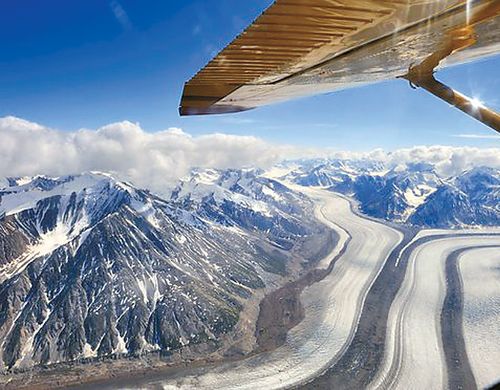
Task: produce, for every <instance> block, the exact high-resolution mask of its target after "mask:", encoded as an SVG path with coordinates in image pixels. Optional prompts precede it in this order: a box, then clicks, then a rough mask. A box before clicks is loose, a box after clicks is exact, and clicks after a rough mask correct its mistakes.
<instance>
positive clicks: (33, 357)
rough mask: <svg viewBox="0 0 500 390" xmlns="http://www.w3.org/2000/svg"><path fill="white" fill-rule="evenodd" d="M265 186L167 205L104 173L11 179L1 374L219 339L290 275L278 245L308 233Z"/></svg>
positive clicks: (300, 204)
mask: <svg viewBox="0 0 500 390" xmlns="http://www.w3.org/2000/svg"><path fill="white" fill-rule="evenodd" d="M228 175H229V176H230V177H231V178H230V179H228V180H231V181H232V180H233V179H232V177H233V176H232V175H242V176H245V175H247V176H245V177H246V179H245V180H247V181H249V182H255V183H260V181H261V180H264V179H258V178H257V176H256V175H255V174H254V173H247V174H244V173H242V172H236V171H234V172H231V173H228ZM224 180H225V179H224ZM266 180H267V179H266ZM264 181H265V180H264ZM266 183H267V182H266ZM266 185H267V184H266ZM269 185H271V186H275V187H274V192H273V193H272V194H271V195H266V194H265V192H266V191H267V189H266V188H267V187H266V186H265V185H264V184H262V185H261V184H259V185H257V186H256V187H252V189H253V190H254V191H253V192H248V193H245V188H244V187H241V188H240V187H238V186H237V185H236V184H235V183H233V185H232V186H230V187H228V188H225V191H224V192H223V193H221V194H218V196H217V197H212V198H211V199H208V198H206V197H205V198H206V199H205V198H203V201H202V202H200V203H196V205H195V204H194V200H193V199H194V198H196V196H194V195H193V196H191V197H189V199H190V200H187V198H186V196H188V195H187V192H186V191H185V189H184V192H183V195H184V199H183V200H182V201H181V199H180V198H179V196H178V195H179V193H177V197H175V196H174V198H176V202H173V201H166V200H163V199H161V198H159V197H156V196H154V195H152V194H150V193H149V192H147V191H142V190H138V189H136V188H134V187H133V186H131V185H129V184H126V183H122V182H119V181H117V180H115V179H113V178H112V177H110V176H108V175H105V174H97V173H96V174H82V175H77V176H67V177H62V178H47V177H36V178H25V179H10V180H9V181H8V182H7V183H6V186H5V188H4V189H1V190H0V366H2V367H3V368H4V369H5V368H12V367H15V368H23V367H29V366H32V365H34V364H40V363H42V364H50V363H56V362H63V361H70V360H74V359H79V358H89V357H95V356H106V355H113V354H122V353H123V354H140V353H143V352H145V351H152V350H162V351H172V350H176V349H179V348H181V347H183V346H189V345H193V344H200V343H204V342H207V341H210V340H219V339H220V336H221V335H223V334H226V333H228V332H230V331H231V330H232V329H233V327H234V326H235V324H236V323H237V321H238V319H239V313H240V311H241V310H242V307H243V305H244V302H245V300H246V299H247V298H249V297H250V296H251V295H252V294H253V291H254V290H255V289H259V288H262V287H264V286H265V284H266V281H267V280H268V279H269V275H271V274H284V273H286V270H287V261H288V258H289V251H285V250H282V249H281V248H286V249H292V248H293V247H294V245H295V244H296V243H297V242H298V241H299V240H300V239H304V238H305V237H307V235H308V234H312V232H313V231H314V226H313V222H312V221H311V220H310V219H309V218H306V217H303V216H304V215H306V214H308V215H310V214H312V213H310V210H309V209H308V208H310V206H311V204H310V203H309V201H307V200H306V199H304V198H303V197H301V196H299V195H297V194H294V193H292V192H291V191H289V190H285V188H284V187H281V186H279V185H278V184H277V183H272V184H269ZM280 196H283V201H280V200H279V199H278V197H280ZM273 197H277V198H276V199H274V198H273ZM271 198H273V199H274V200H272V199H271ZM235 199H237V201H235ZM242 199H244V201H245V202H247V203H245V202H243V200H242ZM182 205H183V206H186V207H182V208H181V207H179V206H182ZM188 205H189V207H187V206H188ZM186 209H189V210H186ZM308 210H309V211H308ZM301 218H302V219H303V221H304V223H300V222H299V221H300V219H301ZM275 224H276V226H274V225H275Z"/></svg>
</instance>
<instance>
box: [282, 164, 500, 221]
mask: <svg viewBox="0 0 500 390" xmlns="http://www.w3.org/2000/svg"><path fill="white" fill-rule="evenodd" d="M286 178H287V179H288V180H291V181H293V182H295V183H297V184H301V185H304V186H320V187H325V188H328V189H330V190H332V191H335V192H339V193H341V194H344V195H347V196H349V197H352V198H353V199H355V200H356V201H357V202H358V204H359V209H360V211H361V212H362V213H364V214H366V215H369V216H371V217H375V218H381V219H385V220H387V221H391V222H398V223H407V224H411V225H414V226H419V227H431V228H461V227H467V226H499V225H500V201H499V200H500V170H498V169H494V168H490V167H476V168H473V169H471V170H467V171H464V172H462V173H460V174H458V175H456V176H451V177H443V175H440V174H438V172H437V170H436V167H434V166H433V165H432V164H428V163H410V164H404V165H398V166H396V167H387V166H385V165H384V164H383V163H381V162H374V161H370V160H352V161H351V160H330V161H318V162H317V163H316V164H313V165H312V166H311V164H310V163H309V164H308V166H307V167H306V168H304V166H302V165H300V164H299V166H298V167H297V166H295V167H294V169H293V170H292V171H291V172H290V173H288V175H287V177H286Z"/></svg>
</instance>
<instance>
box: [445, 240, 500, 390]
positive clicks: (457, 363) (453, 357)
mask: <svg viewBox="0 0 500 390" xmlns="http://www.w3.org/2000/svg"><path fill="white" fill-rule="evenodd" d="M483 248H500V246H499V245H483V246H473V247H468V248H461V249H457V250H456V251H453V252H452V253H450V255H449V256H448V257H447V258H446V266H445V270H446V296H445V299H444V304H443V310H442V312H441V337H442V340H443V349H444V354H445V359H446V367H447V370H448V388H449V389H476V388H477V384H476V381H475V379H474V374H473V372H472V368H471V366H470V362H469V358H468V356H467V352H466V349H465V340H464V334H463V326H462V325H463V309H464V302H463V296H464V291H463V283H462V278H461V276H460V270H459V264H458V260H459V257H460V256H461V255H462V254H463V253H465V252H468V251H473V250H477V249H483Z"/></svg>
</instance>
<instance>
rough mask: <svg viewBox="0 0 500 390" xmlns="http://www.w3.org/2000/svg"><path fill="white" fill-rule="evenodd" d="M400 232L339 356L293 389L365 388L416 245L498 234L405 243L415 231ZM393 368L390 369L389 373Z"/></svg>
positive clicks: (380, 354)
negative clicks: (401, 238)
mask: <svg viewBox="0 0 500 390" xmlns="http://www.w3.org/2000/svg"><path fill="white" fill-rule="evenodd" d="M402 232H403V233H404V238H403V241H402V242H401V243H400V244H399V245H398V246H397V247H396V248H395V249H394V250H393V251H392V252H391V253H390V255H389V257H388V258H387V261H386V262H385V264H384V266H383V268H382V271H381V272H380V274H379V275H378V277H377V279H376V280H375V282H374V283H373V285H372V287H371V289H370V290H369V291H368V294H367V296H366V299H365V302H364V305H363V308H362V311H361V315H360V319H359V322H358V326H357V328H356V330H355V333H354V336H353V338H352V341H351V342H350V344H349V345H348V346H347V347H346V349H345V351H344V353H343V354H342V356H340V358H338V360H337V359H336V360H333V361H332V363H331V365H330V367H329V368H328V369H327V370H326V371H325V372H323V373H322V374H321V375H319V376H318V377H316V378H314V379H313V380H311V381H309V382H307V383H302V384H300V385H298V386H296V388H301V389H356V390H358V389H362V388H365V387H366V386H367V385H368V384H369V383H371V381H373V380H374V379H375V376H376V374H377V372H378V370H379V369H380V368H381V365H382V361H383V357H384V350H385V340H386V333H387V319H388V316H389V310H390V308H391V305H392V302H393V301H394V298H395V297H396V294H397V293H398V291H399V289H400V287H401V285H402V283H403V280H404V277H405V274H406V269H407V265H408V259H409V256H410V254H411V253H412V252H413V251H414V250H415V249H416V248H417V247H419V246H420V245H423V244H425V243H427V242H430V241H433V240H439V239H444V238H454V237H456V238H458V237H477V236H481V237H491V236H498V237H500V235H498V234H484V233H483V234H460V233H457V234H439V235H433V236H426V237H422V238H419V239H418V240H415V241H414V242H413V243H411V244H410V245H408V243H409V242H411V240H412V239H413V237H414V236H415V234H416V231H415V230H413V231H412V230H410V229H402ZM406 245H408V247H407V248H405V246H406ZM404 248H405V249H404ZM398 259H399V260H398ZM393 371H394V370H393V369H391V372H393Z"/></svg>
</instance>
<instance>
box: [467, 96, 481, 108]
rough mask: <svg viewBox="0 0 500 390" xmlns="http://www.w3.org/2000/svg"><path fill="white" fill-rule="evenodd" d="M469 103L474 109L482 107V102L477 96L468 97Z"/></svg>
mask: <svg viewBox="0 0 500 390" xmlns="http://www.w3.org/2000/svg"><path fill="white" fill-rule="evenodd" d="M470 104H471V105H472V108H473V109H474V110H477V109H479V108H484V102H483V101H482V100H481V99H479V98H477V97H473V98H472V99H470Z"/></svg>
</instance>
